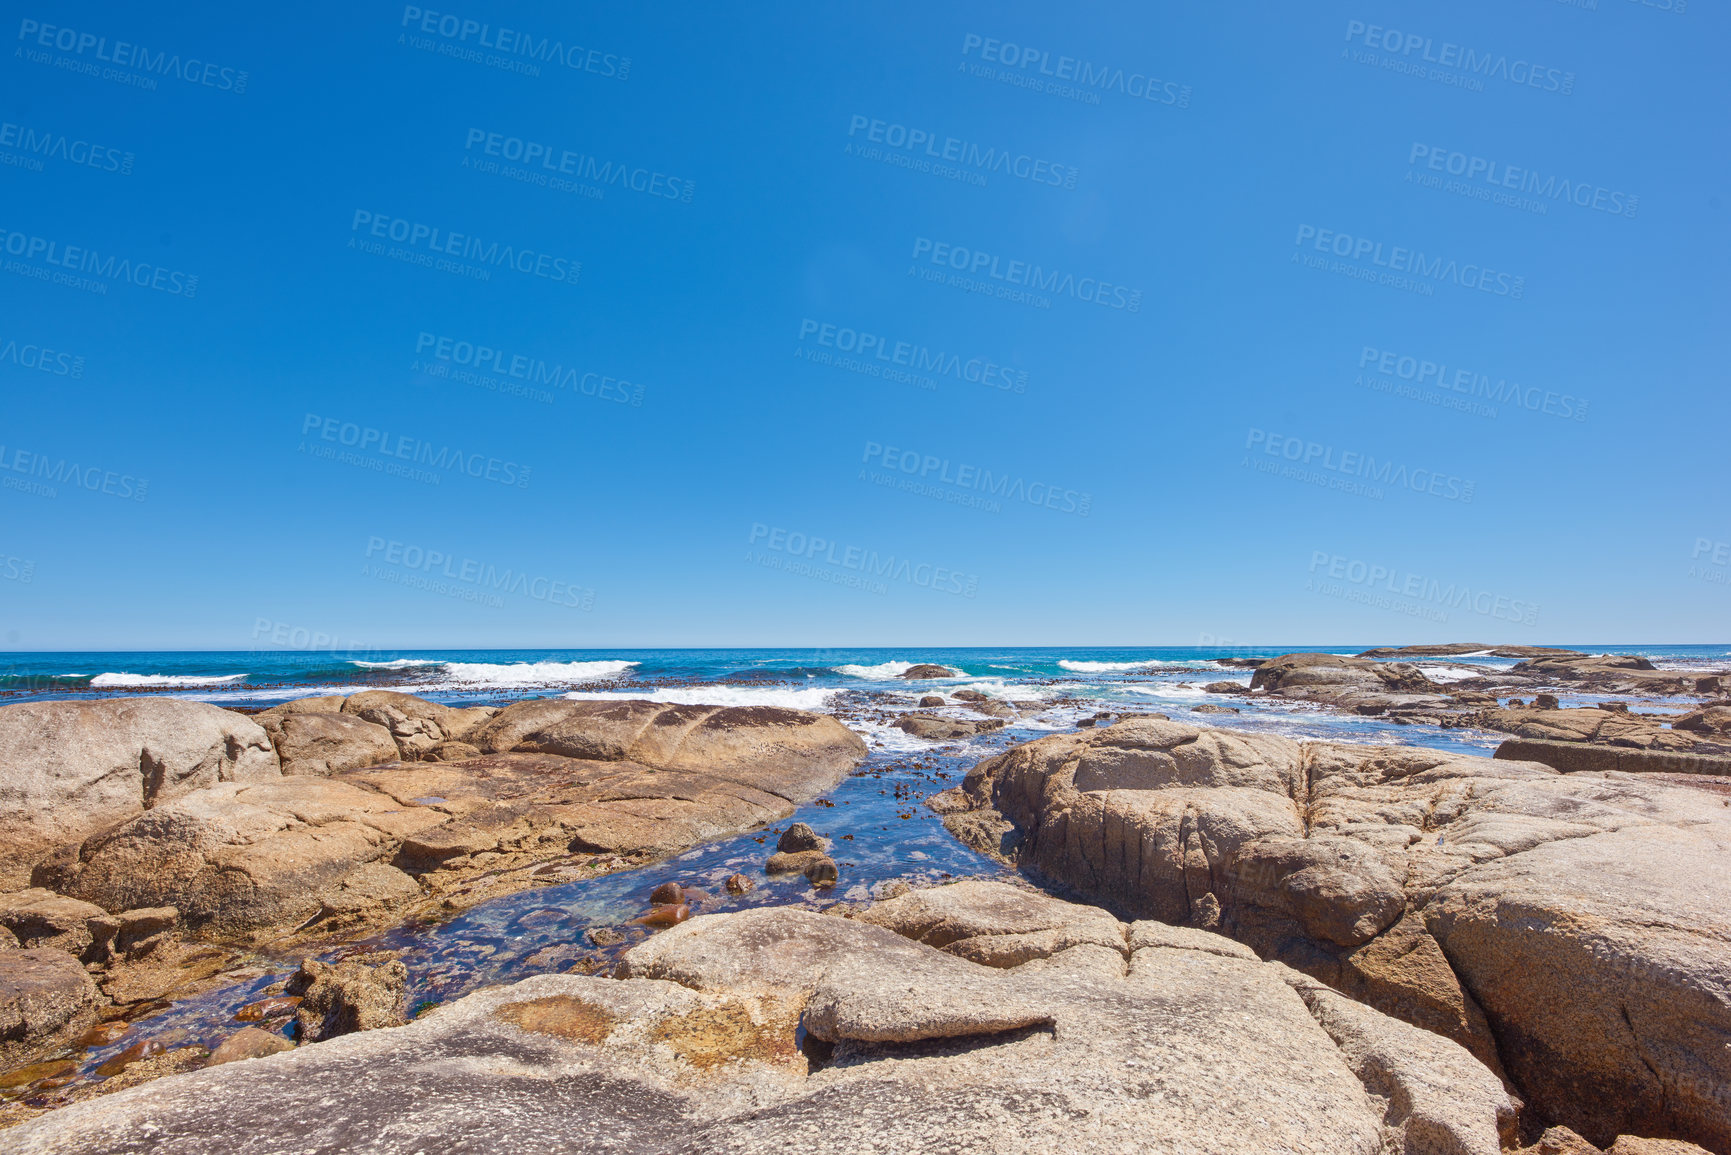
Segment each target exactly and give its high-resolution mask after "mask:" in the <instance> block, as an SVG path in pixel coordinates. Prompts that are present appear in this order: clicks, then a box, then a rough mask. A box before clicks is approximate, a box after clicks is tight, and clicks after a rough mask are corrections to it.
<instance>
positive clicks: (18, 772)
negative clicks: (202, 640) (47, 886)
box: [0, 698, 279, 888]
mask: <svg viewBox="0 0 1731 1155" xmlns="http://www.w3.org/2000/svg"><path fill="white" fill-rule="evenodd" d="M278 773H279V771H278V766H277V756H276V751H275V750H274V749H273V748H272V746H271V741H270V737H269V735H267V734H266V733H265V731H264V730H263V728H261V727H260V726H259V725H258V724H257V723H256V722H253V721H252V720H251V719H248V718H246V717H243V716H242V715H240V714H236V713H234V712H233V711H230V710H223V709H220V708H218V707H216V706H211V705H207V704H206V703H203V702H187V701H182V700H180V699H177V698H107V699H102V700H99V701H65V702H21V703H18V704H17V705H11V706H0V888H14V887H18V886H23V885H25V884H26V883H27V882H28V880H29V877H30V870H31V866H32V865H33V864H34V863H35V862H36V861H37V860H38V859H39V858H41V856H42V855H43V854H45V853H46V852H47V851H49V850H51V849H52V848H54V847H56V846H58V845H60V844H62V843H67V842H76V841H78V840H79V839H81V838H84V837H86V836H88V835H90V834H93V833H95V832H96V831H98V830H101V829H102V828H103V827H106V826H109V825H111V824H113V823H116V822H124V821H126V820H127V819H129V818H132V817H134V816H135V815H138V814H140V813H143V812H144V811H146V810H148V809H150V808H151V807H153V806H156V805H159V804H161V803H163V802H167V801H171V800H173V799H175V798H179V797H182V796H183V795H185V794H187V793H189V792H191V791H194V790H198V789H201V788H203V787H207V786H213V785H215V784H217V783H219V782H257V781H261V780H265V779H269V778H275V777H277V775H278Z"/></svg>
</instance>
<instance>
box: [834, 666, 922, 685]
mask: <svg viewBox="0 0 1731 1155" xmlns="http://www.w3.org/2000/svg"><path fill="white" fill-rule="evenodd" d="M913 668H914V663H912V662H883V663H881V664H879V665H876V666H837V667H835V672H836V673H838V674H846V675H847V676H848V677H850V678H876V679H878V680H880V681H881V680H882V679H884V678H899V677H901V676H902V675H903V674H905V673H907V672H908V671H909V670H911V669H913Z"/></svg>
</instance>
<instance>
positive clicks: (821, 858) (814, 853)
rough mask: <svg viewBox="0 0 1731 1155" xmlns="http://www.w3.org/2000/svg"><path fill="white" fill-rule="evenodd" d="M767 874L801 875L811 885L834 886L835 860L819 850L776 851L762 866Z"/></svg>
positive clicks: (835, 874)
mask: <svg viewBox="0 0 1731 1155" xmlns="http://www.w3.org/2000/svg"><path fill="white" fill-rule="evenodd" d="M763 869H764V871H765V872H766V873H768V874H796V873H797V874H803V875H805V876H806V878H807V879H809V880H810V881H811V882H812V884H813V885H816V886H828V885H834V883H835V880H836V878H837V877H838V875H837V869H836V864H835V860H834V859H832V858H831V857H830V856H829V855H827V854H825V853H824V852H823V851H821V850H794V851H786V850H783V851H777V852H776V853H775V854H772V855H770V856H769V859H768V861H766V862H765V863H764V864H763Z"/></svg>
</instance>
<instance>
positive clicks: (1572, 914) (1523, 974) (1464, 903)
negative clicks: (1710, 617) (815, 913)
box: [945, 720, 1731, 1149]
mask: <svg viewBox="0 0 1731 1155" xmlns="http://www.w3.org/2000/svg"><path fill="white" fill-rule="evenodd" d="M1724 803H1725V799H1724V798H1722V797H1721V796H1720V795H1719V794H1718V793H1716V792H1714V791H1712V790H1708V789H1699V788H1696V787H1695V786H1693V785H1691V784H1686V783H1679V782H1678V781H1677V777H1675V776H1669V777H1667V779H1666V780H1663V781H1661V780H1657V779H1651V778H1647V777H1644V776H1641V775H1629V774H1616V773H1612V774H1561V773H1559V772H1557V771H1556V770H1554V769H1552V768H1550V767H1548V766H1544V765H1540V764H1537V763H1531V762H1518V761H1512V760H1506V759H1497V760H1492V759H1483V758H1473V757H1467V756H1461V755H1451V754H1445V753H1440V752H1435V751H1427V750H1419V749H1413V748H1405V747H1364V746H1345V745H1339V744H1333V743H1324V742H1311V743H1297V742H1291V741H1287V740H1285V739H1281V738H1271V737H1266V736H1261V735H1246V734H1234V733H1232V732H1230V731H1208V730H1197V729H1194V728H1191V727H1186V726H1180V725H1176V724H1173V723H1153V722H1147V721H1141V720H1138V721H1131V722H1124V723H1120V724H1119V725H1117V726H1113V727H1110V728H1107V729H1104V730H1098V731H1094V732H1090V733H1085V734H1069V735H1058V736H1054V737H1051V738H1045V739H1040V740H1038V741H1035V742H1032V743H1029V744H1027V745H1024V746H1021V747H1017V748H1015V749H1013V750H1011V751H1008V752H1006V753H1005V754H1003V755H1000V756H998V757H997V758H994V759H990V760H988V761H986V762H984V763H982V764H980V766H978V767H976V769H975V770H974V771H972V772H970V774H969V775H968V778H967V780H966V782H965V784H964V787H963V788H962V789H961V790H960V791H959V792H958V793H957V796H956V797H955V798H954V799H951V800H949V801H946V803H945V805H946V808H948V809H952V810H955V809H956V806H958V805H966V806H967V807H968V809H967V810H965V811H963V812H960V813H952V814H950V815H949V816H948V817H947V818H946V820H945V821H946V824H949V825H951V828H952V829H953V830H955V831H956V832H957V833H958V835H960V836H963V837H968V836H969V835H970V833H971V832H973V831H975V830H977V829H979V823H978V820H977V817H976V820H975V821H974V822H972V823H970V822H967V821H964V820H965V819H967V818H969V817H970V816H979V815H982V814H984V815H995V816H997V819H998V820H999V821H1001V822H1003V823H1006V824H1008V825H1009V826H1012V827H1013V828H1014V830H1015V833H1016V838H1015V840H1014V842H1013V853H1014V857H1015V859H1016V861H1018V862H1019V863H1021V864H1022V865H1024V866H1025V867H1029V868H1032V869H1034V870H1035V871H1037V872H1038V873H1040V874H1041V875H1043V876H1045V877H1047V878H1049V879H1052V880H1054V881H1056V882H1058V883H1061V884H1064V885H1067V886H1070V887H1074V888H1076V889H1077V890H1078V891H1080V892H1082V893H1084V894H1087V895H1090V896H1093V897H1096V898H1098V899H1100V900H1101V901H1104V902H1106V903H1108V904H1110V905H1111V906H1113V907H1114V908H1116V909H1119V910H1122V911H1125V912H1127V913H1131V914H1139V915H1146V916H1151V917H1153V918H1157V919H1160V920H1162V921H1166V922H1172V923H1191V924H1193V925H1199V926H1208V927H1217V928H1218V929H1220V930H1223V931H1225V932H1227V933H1230V934H1231V935H1232V936H1233V937H1235V938H1238V939H1239V940H1241V941H1243V942H1245V943H1247V944H1249V945H1250V946H1252V947H1254V948H1255V949H1256V951H1257V952H1258V953H1259V954H1260V955H1261V956H1263V957H1265V958H1274V959H1279V960H1281V961H1283V962H1286V963H1289V964H1290V965H1291V966H1293V967H1294V968H1296V969H1297V970H1299V971H1302V972H1304V973H1306V974H1308V975H1311V976H1314V977H1315V978H1318V979H1320V980H1322V981H1324V982H1326V983H1328V984H1329V985H1330V986H1331V987H1333V988H1335V989H1338V990H1341V991H1343V992H1345V993H1348V994H1350V995H1353V996H1354V997H1357V998H1361V999H1364V1000H1365V1001H1366V1002H1368V1003H1370V1004H1371V1005H1373V1006H1376V1007H1378V1008H1379V1009H1381V1010H1384V1011H1387V1012H1389V1013H1390V1014H1392V1015H1399V1016H1402V1017H1404V1018H1406V1019H1408V1020H1410V1021H1412V1022H1415V1023H1418V1024H1420V1025H1422V1026H1424V1027H1426V1028H1427V1029H1430V1030H1435V1031H1439V1032H1441V1033H1443V1034H1445V1035H1447V1036H1449V1037H1451V1038H1453V1039H1455V1040H1456V1041H1457V1042H1459V1043H1460V1044H1461V1045H1462V1046H1464V1047H1466V1048H1467V1049H1469V1050H1471V1051H1473V1052H1474V1053H1476V1054H1478V1055H1479V1056H1480V1057H1481V1058H1482V1059H1483V1060H1484V1061H1485V1062H1486V1063H1487V1065H1489V1066H1491V1067H1493V1068H1494V1067H1496V1066H1498V1064H1499V1063H1500V1066H1501V1068H1502V1069H1503V1070H1505V1071H1506V1072H1507V1073H1508V1074H1509V1075H1510V1076H1511V1078H1513V1080H1514V1081H1515V1083H1516V1084H1517V1085H1518V1086H1519V1087H1520V1088H1521V1089H1522V1091H1523V1092H1524V1093H1525V1094H1526V1096H1527V1098H1528V1101H1529V1103H1530V1104H1531V1105H1532V1106H1533V1107H1535V1108H1536V1110H1537V1111H1538V1113H1539V1114H1540V1115H1541V1116H1548V1117H1549V1118H1551V1119H1554V1120H1557V1121H1567V1122H1569V1123H1570V1125H1572V1126H1574V1127H1576V1128H1577V1129H1578V1130H1580V1131H1581V1132H1582V1133H1583V1134H1585V1135H1586V1136H1587V1137H1588V1138H1589V1139H1593V1140H1594V1141H1597V1142H1603V1143H1609V1142H1611V1141H1612V1140H1613V1139H1614V1138H1615V1137H1616V1136H1617V1135H1618V1134H1619V1133H1623V1132H1628V1133H1633V1134H1649V1135H1675V1136H1681V1137H1687V1138H1690V1139H1693V1140H1696V1141H1699V1142H1702V1143H1704V1144H1706V1145H1708V1146H1710V1147H1716V1148H1721V1149H1723V1148H1726V1147H1731V1115H1728V1113H1727V1112H1726V1111H1725V1109H1724V1106H1723V1102H1722V1099H1723V1095H1722V1094H1721V1093H1720V1092H1719V1091H1718V1089H1719V1088H1723V1087H1725V1086H1727V1085H1731V1049H1728V1044H1731V1009H1728V1006H1727V1004H1726V1002H1725V1001H1724V1000H1723V998H1722V997H1721V992H1723V991H1724V990H1725V989H1728V987H1731V913H1728V910H1731V908H1727V907H1726V906H1725V904H1724V903H1722V902H1720V901H1718V900H1717V899H1716V898H1715V897H1713V896H1715V895H1716V894H1718V893H1720V892H1721V891H1722V889H1723V887H1724V886H1726V885H1727V884H1731V808H1727V807H1726V806H1725V804H1724ZM1001 845H1003V842H1002V841H1000V846H1001ZM1562 991H1567V992H1569V994H1568V997H1567V998H1559V997H1558V992H1562Z"/></svg>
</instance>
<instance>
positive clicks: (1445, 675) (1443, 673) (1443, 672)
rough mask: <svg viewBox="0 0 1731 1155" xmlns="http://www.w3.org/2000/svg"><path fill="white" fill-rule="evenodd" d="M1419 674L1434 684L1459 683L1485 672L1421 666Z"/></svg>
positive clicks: (1455, 667) (1454, 667)
mask: <svg viewBox="0 0 1731 1155" xmlns="http://www.w3.org/2000/svg"><path fill="white" fill-rule="evenodd" d="M1418 672H1419V673H1421V674H1423V675H1424V676H1425V677H1427V678H1429V679H1430V680H1431V681H1433V682H1459V681H1462V680H1464V679H1466V678H1477V677H1479V676H1481V675H1482V674H1483V673H1484V671H1483V670H1463V669H1461V668H1460V667H1459V666H1419V667H1418Z"/></svg>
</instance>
